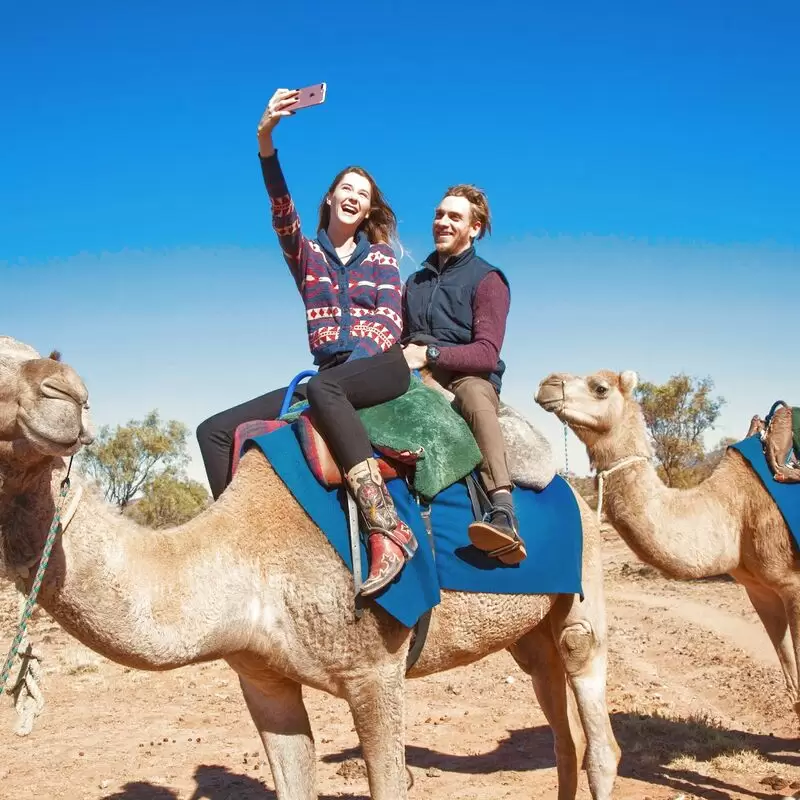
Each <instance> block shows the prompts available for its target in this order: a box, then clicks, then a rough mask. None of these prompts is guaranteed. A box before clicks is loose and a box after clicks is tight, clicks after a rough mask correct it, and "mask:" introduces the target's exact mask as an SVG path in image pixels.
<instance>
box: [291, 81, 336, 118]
mask: <svg viewBox="0 0 800 800" xmlns="http://www.w3.org/2000/svg"><path fill="white" fill-rule="evenodd" d="M327 88H328V87H327V85H326V84H324V83H315V84H314V85H313V86H306V87H305V88H303V89H299V90H298V91H299V92H300V94H299V95H298V96H297V100H296V101H295V102H294V103H293V104H292V105H290V106H289V109H288V110H289V111H297V109H298V108H310V107H311V106H318V105H321V104H322V103H324V102H325V92H326V91H327Z"/></svg>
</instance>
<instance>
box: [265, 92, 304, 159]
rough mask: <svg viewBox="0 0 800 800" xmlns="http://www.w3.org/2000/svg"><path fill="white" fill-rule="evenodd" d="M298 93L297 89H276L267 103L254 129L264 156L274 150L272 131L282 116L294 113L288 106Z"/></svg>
mask: <svg viewBox="0 0 800 800" xmlns="http://www.w3.org/2000/svg"><path fill="white" fill-rule="evenodd" d="M298 94H299V89H278V90H277V91H276V92H275V94H273V95H272V97H271V98H270V100H269V103H267V107H266V109H264V113H263V114H262V115H261V119H260V120H259V123H258V128H257V131H256V132H257V134H258V146H259V152H260V153H261V155H262V156H264V157H265V158H266V157H267V156H271V155H272V154H273V153H274V152H275V148H274V146H273V144H272V131H273V130H274V128H275V126H276V125H277V124H278V123H279V122H280V121H281V118H282V117H288V116H290V115H291V114H293V113H294V112H293V111H290V110H289V108H290V106H292V105H293V104H294V103H295V102H296V101H297V97H298Z"/></svg>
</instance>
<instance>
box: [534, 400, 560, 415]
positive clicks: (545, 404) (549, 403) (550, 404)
mask: <svg viewBox="0 0 800 800" xmlns="http://www.w3.org/2000/svg"><path fill="white" fill-rule="evenodd" d="M536 402H537V403H538V404H539V405H540V406H541V407H542V408H543V409H544V410H545V411H547V412H549V413H551V414H556V415H558V414H560V413H561V412H562V411H563V410H564V401H563V399H562V398H560V397H544V398H539V397H537V398H536Z"/></svg>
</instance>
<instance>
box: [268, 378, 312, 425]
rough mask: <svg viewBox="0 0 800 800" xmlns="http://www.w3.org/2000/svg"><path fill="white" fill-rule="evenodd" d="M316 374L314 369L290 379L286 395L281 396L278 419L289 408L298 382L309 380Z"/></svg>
mask: <svg viewBox="0 0 800 800" xmlns="http://www.w3.org/2000/svg"><path fill="white" fill-rule="evenodd" d="M316 374H317V371H316V370H315V369H307V370H304V371H303V372H301V373H299V374H298V375H295V376H294V378H292V380H291V382H290V383H289V385H288V386H287V387H286V394H284V396H283V403H282V404H281V412H280V414H279V415H278V418H280V417H282V416H283V415H284V414H285V413H286V412H287V411H288V410H289V406H290V405H291V404H292V395H293V394H294V390H295V389H296V388H297V384H298V383H300V381H302V380H303V379H304V378H310V377H312V376H313V375H316Z"/></svg>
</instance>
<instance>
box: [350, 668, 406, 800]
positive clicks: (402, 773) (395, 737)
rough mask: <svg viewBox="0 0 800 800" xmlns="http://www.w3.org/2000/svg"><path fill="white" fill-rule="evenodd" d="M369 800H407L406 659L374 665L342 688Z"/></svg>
mask: <svg viewBox="0 0 800 800" xmlns="http://www.w3.org/2000/svg"><path fill="white" fill-rule="evenodd" d="M344 693H345V697H346V698H347V702H348V704H349V705H350V711H351V712H352V714H353V721H354V722H355V726H356V732H357V733H358V740H359V742H360V743H361V752H362V754H363V756H364V762H365V763H366V765H367V776H368V777H369V790H370V797H371V798H372V800H406V798H407V797H408V793H407V782H406V753H405V725H406V694H405V661H404V660H403V661H400V662H398V663H396V664H393V663H389V664H383V665H375V666H374V668H373V671H372V672H369V673H362V674H360V675H357V676H353V678H351V680H349V681H348V683H347V685H346V686H345V687H344Z"/></svg>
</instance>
